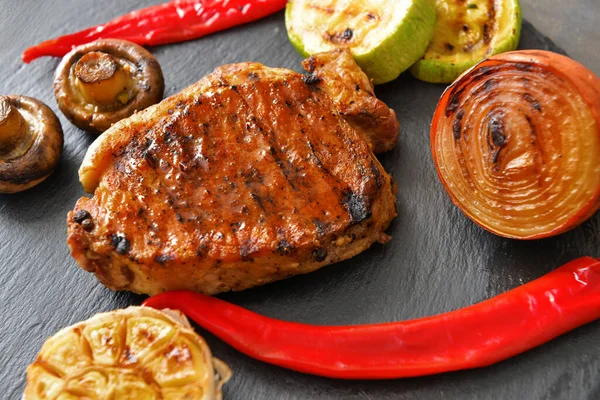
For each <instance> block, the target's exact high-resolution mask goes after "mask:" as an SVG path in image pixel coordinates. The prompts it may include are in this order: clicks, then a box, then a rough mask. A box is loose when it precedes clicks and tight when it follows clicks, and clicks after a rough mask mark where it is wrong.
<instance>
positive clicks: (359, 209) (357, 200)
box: [342, 191, 373, 224]
mask: <svg viewBox="0 0 600 400" xmlns="http://www.w3.org/2000/svg"><path fill="white" fill-rule="evenodd" d="M342 204H343V205H344V206H345V207H346V209H347V210H348V213H349V214H350V218H351V219H352V223H353V224H358V223H361V222H362V221H364V220H366V219H369V218H371V215H372V214H373V213H372V211H371V210H370V208H369V204H368V201H367V199H365V197H364V196H361V195H357V194H356V193H354V192H352V191H346V192H344V193H343V194H342Z"/></svg>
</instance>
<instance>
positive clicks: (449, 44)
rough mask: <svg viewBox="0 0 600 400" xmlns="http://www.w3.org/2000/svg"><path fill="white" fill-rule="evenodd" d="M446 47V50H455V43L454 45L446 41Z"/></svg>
mask: <svg viewBox="0 0 600 400" xmlns="http://www.w3.org/2000/svg"><path fill="white" fill-rule="evenodd" d="M444 47H445V48H446V50H448V51H452V50H454V45H453V44H452V43H448V42H446V43H444Z"/></svg>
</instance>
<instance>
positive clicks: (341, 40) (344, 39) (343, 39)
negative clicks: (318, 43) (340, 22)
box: [328, 28, 354, 44]
mask: <svg viewBox="0 0 600 400" xmlns="http://www.w3.org/2000/svg"><path fill="white" fill-rule="evenodd" d="M352 36H354V31H353V30H352V29H350V28H346V29H344V30H343V31H341V32H336V33H334V34H329V35H328V39H329V41H330V42H331V43H334V44H345V43H348V42H349V41H350V40H352Z"/></svg>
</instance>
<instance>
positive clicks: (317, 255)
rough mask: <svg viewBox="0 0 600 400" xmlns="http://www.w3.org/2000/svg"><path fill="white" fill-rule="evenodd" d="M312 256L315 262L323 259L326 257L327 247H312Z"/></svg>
mask: <svg viewBox="0 0 600 400" xmlns="http://www.w3.org/2000/svg"><path fill="white" fill-rule="evenodd" d="M312 258H313V260H315V261H317V262H321V261H325V259H326V258H327V249H326V248H324V247H319V248H318V249H314V250H313V252H312Z"/></svg>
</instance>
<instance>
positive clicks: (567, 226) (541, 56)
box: [430, 50, 600, 240]
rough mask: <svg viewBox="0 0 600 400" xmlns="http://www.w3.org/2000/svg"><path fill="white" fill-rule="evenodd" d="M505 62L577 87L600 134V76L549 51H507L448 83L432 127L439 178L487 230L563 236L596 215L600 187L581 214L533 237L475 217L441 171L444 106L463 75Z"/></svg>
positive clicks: (541, 236)
mask: <svg viewBox="0 0 600 400" xmlns="http://www.w3.org/2000/svg"><path fill="white" fill-rule="evenodd" d="M505 63H524V64H529V65H536V66H539V67H540V68H542V69H545V70H546V71H548V72H549V73H551V74H553V75H556V76H557V77H558V78H560V79H562V80H563V81H565V82H567V83H568V84H570V85H571V86H572V87H573V89H574V90H575V91H576V92H577V93H579V95H580V96H581V98H582V100H583V101H584V103H586V104H587V105H588V107H589V108H590V111H591V113H592V115H593V117H594V120H595V121H596V131H597V134H598V136H599V137H600V78H598V77H597V76H595V75H594V74H593V73H592V72H591V71H590V70H589V69H588V68H586V67H585V66H584V65H582V64H580V63H579V62H577V61H575V60H573V59H571V58H569V57H567V56H564V55H561V54H558V53H554V52H550V51H545V50H519V51H512V52H507V53H503V54H498V55H496V56H493V57H490V58H488V59H486V60H483V61H481V62H479V63H477V64H476V65H474V66H473V67H472V68H470V69H468V70H467V71H465V72H464V73H463V74H462V75H461V76H460V77H458V79H457V80H456V81H454V83H452V84H451V85H450V86H448V88H447V89H446V90H445V91H444V93H443V94H442V96H441V97H440V100H439V103H438V106H437V107H436V110H435V112H434V115H433V119H432V122H431V127H430V147H431V154H432V157H433V162H434V164H435V168H436V171H437V174H438V177H439V179H440V181H441V182H442V185H443V186H444V188H445V189H446V192H447V193H448V195H449V196H450V198H451V200H452V202H453V203H454V204H455V205H456V206H457V207H458V208H459V209H460V210H461V211H462V212H463V213H465V214H466V215H467V216H468V217H469V218H470V219H471V220H472V221H473V222H475V223H476V224H477V225H479V226H480V227H482V228H483V229H485V230H487V231H489V232H491V233H494V234H496V235H499V236H503V237H506V238H510V239H521V240H534V239H543V238H547V237H551V236H555V235H559V234H561V233H564V232H567V231H569V230H571V229H573V228H575V227H577V226H578V225H580V224H581V223H583V222H584V221H585V220H587V219H588V218H590V217H591V216H592V215H594V214H595V213H596V212H597V211H598V210H599V209H600V187H599V188H598V189H597V190H596V193H595V195H594V196H593V198H592V199H591V200H590V202H589V203H588V204H586V205H584V206H583V207H581V210H580V211H579V212H578V213H576V214H575V215H573V216H572V217H571V218H570V219H569V220H567V221H566V222H565V223H564V224H562V225H561V226H558V227H556V228H555V229H552V230H551V231H548V232H543V233H539V234H534V235H530V236H517V235H512V234H506V233H504V232H501V231H499V230H497V229H493V228H491V227H489V226H486V225H484V224H482V223H481V222H480V221H479V220H478V219H476V218H474V217H473V215H472V214H471V213H469V212H467V211H468V210H465V209H463V206H462V204H461V202H459V201H458V199H457V198H456V196H455V195H454V193H453V192H452V191H451V190H449V189H448V186H447V183H446V181H445V180H444V177H443V175H442V173H441V170H440V165H439V162H438V159H437V154H436V146H435V144H436V136H437V134H438V123H439V121H440V120H441V119H442V114H444V113H445V112H446V107H445V106H444V105H446V104H448V103H449V100H450V95H451V94H452V92H453V90H454V88H455V87H456V86H458V85H459V83H461V81H462V80H463V78H465V77H467V76H468V75H470V74H471V73H472V72H474V71H475V70H477V69H479V68H481V67H484V66H488V65H493V66H498V65H502V64H505Z"/></svg>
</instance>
